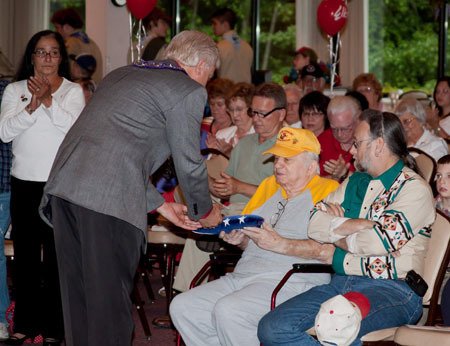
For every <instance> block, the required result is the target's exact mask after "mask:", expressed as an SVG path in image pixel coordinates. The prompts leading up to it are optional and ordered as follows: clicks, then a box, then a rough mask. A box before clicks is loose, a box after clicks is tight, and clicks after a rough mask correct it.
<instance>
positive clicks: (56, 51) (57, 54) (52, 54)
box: [34, 49, 61, 59]
mask: <svg viewBox="0 0 450 346" xmlns="http://www.w3.org/2000/svg"><path fill="white" fill-rule="evenodd" d="M34 55H36V56H37V57H38V58H41V59H42V58H46V57H47V56H49V57H50V59H56V58H59V57H60V56H61V53H60V52H59V49H52V50H51V51H50V52H47V51H46V50H45V49H36V50H35V51H34Z"/></svg>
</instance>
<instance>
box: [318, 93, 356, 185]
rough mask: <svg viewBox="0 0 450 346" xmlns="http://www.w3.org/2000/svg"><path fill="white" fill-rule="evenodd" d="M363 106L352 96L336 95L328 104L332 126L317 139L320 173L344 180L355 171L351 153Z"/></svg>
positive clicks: (328, 114)
mask: <svg viewBox="0 0 450 346" xmlns="http://www.w3.org/2000/svg"><path fill="white" fill-rule="evenodd" d="M360 113H361V108H360V106H359V104H358V102H357V101H356V100H355V99H354V98H353V97H350V96H335V97H334V98H332V99H331V101H330V103H329V104H328V109H327V116H328V120H329V121H330V128H329V129H327V130H325V131H323V132H322V133H321V134H320V135H319V137H317V139H318V140H319V142H320V145H321V147H322V151H321V153H320V175H322V176H329V177H331V178H333V179H336V180H338V181H342V180H344V179H345V177H347V176H348V174H349V172H353V171H354V170H355V167H354V166H353V157H352V154H351V153H350V149H351V148H352V143H353V133H354V131H355V127H356V123H357V120H358V116H359V114H360Z"/></svg>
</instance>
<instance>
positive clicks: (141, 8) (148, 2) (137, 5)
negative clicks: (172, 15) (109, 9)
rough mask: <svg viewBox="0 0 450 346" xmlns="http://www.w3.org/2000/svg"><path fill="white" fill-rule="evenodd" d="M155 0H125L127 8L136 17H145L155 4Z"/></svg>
mask: <svg viewBox="0 0 450 346" xmlns="http://www.w3.org/2000/svg"><path fill="white" fill-rule="evenodd" d="M156 2H157V0H127V7H128V10H129V11H130V12H131V14H132V15H133V16H135V17H136V18H137V19H143V18H144V17H146V16H147V15H148V14H149V13H150V12H151V11H152V10H153V8H154V7H155V6H156Z"/></svg>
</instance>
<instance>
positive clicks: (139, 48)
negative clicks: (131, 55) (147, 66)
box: [136, 19, 142, 62]
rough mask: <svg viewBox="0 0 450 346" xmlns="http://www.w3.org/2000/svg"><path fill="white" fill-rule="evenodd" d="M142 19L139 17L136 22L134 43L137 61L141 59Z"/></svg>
mask: <svg viewBox="0 0 450 346" xmlns="http://www.w3.org/2000/svg"><path fill="white" fill-rule="evenodd" d="M141 33H142V19H139V24H138V31H137V43H136V50H137V61H138V62H139V61H141V48H142V35H141Z"/></svg>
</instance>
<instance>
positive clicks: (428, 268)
mask: <svg viewBox="0 0 450 346" xmlns="http://www.w3.org/2000/svg"><path fill="white" fill-rule="evenodd" d="M449 257H450V220H449V219H448V218H447V217H446V216H445V215H444V214H442V213H441V212H440V211H437V214H436V220H435V222H434V224H433V226H432V228H431V239H430V242H429V245H428V251H427V254H426V256H425V266H424V272H423V278H424V279H425V281H426V282H427V284H428V290H427V292H426V293H425V296H424V297H423V304H424V305H428V304H430V301H431V300H432V299H433V298H436V300H437V298H438V295H439V291H440V288H441V286H442V282H443V280H444V276H445V272H446V269H447V265H448V261H449ZM434 296H436V297H434Z"/></svg>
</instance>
